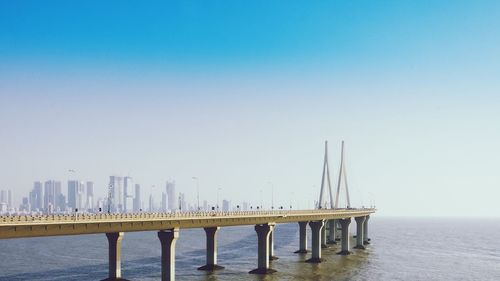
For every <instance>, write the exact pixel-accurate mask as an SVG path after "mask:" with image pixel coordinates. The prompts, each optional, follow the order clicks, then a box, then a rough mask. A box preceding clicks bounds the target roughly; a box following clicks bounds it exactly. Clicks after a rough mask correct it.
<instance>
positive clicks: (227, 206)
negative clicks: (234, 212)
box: [222, 199, 231, 212]
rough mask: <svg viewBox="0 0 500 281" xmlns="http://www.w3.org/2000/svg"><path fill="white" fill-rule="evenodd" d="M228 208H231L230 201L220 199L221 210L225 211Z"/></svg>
mask: <svg viewBox="0 0 500 281" xmlns="http://www.w3.org/2000/svg"><path fill="white" fill-rule="evenodd" d="M230 209H231V202H229V201H228V200H226V199H224V200H222V211H224V212H227V211H229V210H230Z"/></svg>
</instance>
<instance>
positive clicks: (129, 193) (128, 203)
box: [123, 177, 134, 212]
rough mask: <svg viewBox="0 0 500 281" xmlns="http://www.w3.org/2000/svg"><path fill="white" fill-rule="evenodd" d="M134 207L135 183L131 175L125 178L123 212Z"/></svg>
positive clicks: (129, 210) (130, 210)
mask: <svg viewBox="0 0 500 281" xmlns="http://www.w3.org/2000/svg"><path fill="white" fill-rule="evenodd" d="M133 207H134V183H133V181H132V178H131V177H124V178H123V212H132V210H133Z"/></svg>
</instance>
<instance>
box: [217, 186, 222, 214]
mask: <svg viewBox="0 0 500 281" xmlns="http://www.w3.org/2000/svg"><path fill="white" fill-rule="evenodd" d="M220 190H221V188H220V187H219V188H217V211H218V210H219V192H220Z"/></svg>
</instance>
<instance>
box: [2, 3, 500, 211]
mask: <svg viewBox="0 0 500 281" xmlns="http://www.w3.org/2000/svg"><path fill="white" fill-rule="evenodd" d="M278 2H279V1H278ZM278 2H276V3H267V2H259V1H257V2H255V4H254V5H251V6H250V7H249V6H245V5H243V4H242V3H241V2H224V4H223V5H222V4H220V6H218V5H208V4H206V5H190V4H187V3H182V2H175V3H170V4H164V3H159V2H156V3H151V4H150V5H137V7H133V5H132V6H127V7H121V6H120V7H119V8H117V9H116V10H115V12H114V13H109V12H107V11H106V10H107V9H104V8H106V7H104V8H102V9H95V6H96V5H97V2H95V1H88V2H82V3H79V4H78V5H77V6H78V7H77V8H75V7H74V6H73V4H70V3H65V2H57V4H56V3H55V2H54V3H41V2H40V3H38V2H35V1H33V2H29V1H28V2H22V3H21V2H11V3H8V2H4V3H2V7H3V8H2V9H0V26H2V28H1V29H0V61H1V63H0V189H5V190H7V189H10V190H12V191H13V194H14V201H15V202H16V203H17V204H19V203H20V201H21V197H23V196H26V194H27V193H28V192H29V190H30V189H31V188H33V182H34V181H46V180H52V179H54V180H59V181H62V182H63V190H65V187H66V182H67V180H69V179H72V178H77V179H79V180H82V181H93V182H94V183H95V193H96V194H97V196H100V197H105V196H106V193H107V185H108V182H109V176H111V175H121V176H131V177H132V178H133V179H134V182H137V183H140V184H141V186H142V187H143V197H144V198H147V196H148V195H149V192H150V191H151V190H152V191H153V192H154V193H155V194H157V195H158V196H159V195H160V194H161V191H162V190H164V187H165V183H166V181H167V180H175V181H176V183H177V186H176V187H177V191H178V192H183V193H185V194H186V197H187V199H188V200H189V201H190V202H195V200H196V182H195V181H194V180H193V179H192V177H193V176H196V177H198V178H199V186H200V198H201V200H208V201H211V202H215V201H216V193H217V190H218V188H220V196H221V198H227V199H230V200H231V201H233V202H243V201H249V202H259V201H260V197H259V192H255V190H263V193H266V194H267V197H269V194H270V193H271V188H272V186H273V189H274V194H275V201H276V204H275V205H288V204H289V203H290V201H291V203H292V205H293V206H295V207H296V208H312V207H313V202H314V200H317V198H318V193H319V187H320V180H321V169H322V164H323V162H322V161H323V149H324V147H323V142H324V141H325V140H328V141H329V147H330V163H331V172H332V176H333V178H334V179H335V178H336V174H337V173H338V163H339V157H340V155H339V153H340V142H341V141H342V140H345V142H346V165H347V173H348V179H349V183H350V186H349V188H350V191H351V198H352V202H353V205H355V206H361V205H370V204H372V203H374V204H376V205H377V207H379V213H378V215H380V216H384V215H385V216H498V215H500V205H498V204H497V200H496V199H497V198H498V197H499V196H500V191H499V190H500V189H499V188H500V178H499V176H498V172H497V167H496V166H497V162H498V159H500V149H499V147H498V144H499V143H500V118H499V114H498V109H499V108H500V95H499V89H500V85H499V81H498V77H497V76H498V73H500V69H499V68H500V49H499V47H498V46H500V44H499V43H500V40H499V39H500V37H499V36H498V33H497V32H495V31H496V30H498V27H499V24H500V19H499V18H498V9H499V8H500V7H499V4H498V2H496V1H482V5H476V4H475V3H474V2H472V1H469V2H468V1H453V2H452V1H442V2H440V3H437V4H436V3H435V4H434V5H432V7H431V6H430V5H428V2H426V1H418V2H414V3H412V2H406V1H401V2H390V3H391V5H375V4H374V3H370V2H369V1H359V2H351V1H337V2H320V3H318V4H317V5H314V6H310V7H308V8H305V9H304V7H303V6H300V8H301V9H299V6H295V4H294V3H288V2H287V5H286V7H283V5H279V4H277V3H278ZM387 3H389V2H387ZM99 5H100V6H101V5H103V6H108V7H107V8H111V7H113V8H114V7H116V3H113V1H111V2H108V3H106V4H103V3H100V4H99ZM28 6H29V7H30V9H26V8H27V7H28ZM361 6H363V9H359V8H360V7H361ZM24 9H26V10H25V13H22V14H19V13H16V11H19V10H24ZM75 9H77V10H79V11H80V12H79V13H75V12H74V11H75ZM228 10H231V12H227V11H228ZM243 11H246V12H245V13H243ZM332 13H333V14H334V15H335V16H336V17H332V16H331V14H332ZM131 18H132V19H135V20H131ZM249 22H251V23H252V24H248V23H249ZM97 27H98V28H97ZM111 50H112V51H111ZM69 170H74V171H76V173H69V172H68V171H69ZM152 186H154V188H151V187H152ZM266 200H267V201H266V202H264V205H267V206H270V203H271V202H269V199H266Z"/></svg>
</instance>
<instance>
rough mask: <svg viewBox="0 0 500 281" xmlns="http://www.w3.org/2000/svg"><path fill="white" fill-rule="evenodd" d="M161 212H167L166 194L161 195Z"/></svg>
mask: <svg viewBox="0 0 500 281" xmlns="http://www.w3.org/2000/svg"><path fill="white" fill-rule="evenodd" d="M161 210H162V211H163V212H165V211H166V210H167V194H166V193H165V192H162V193H161Z"/></svg>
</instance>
